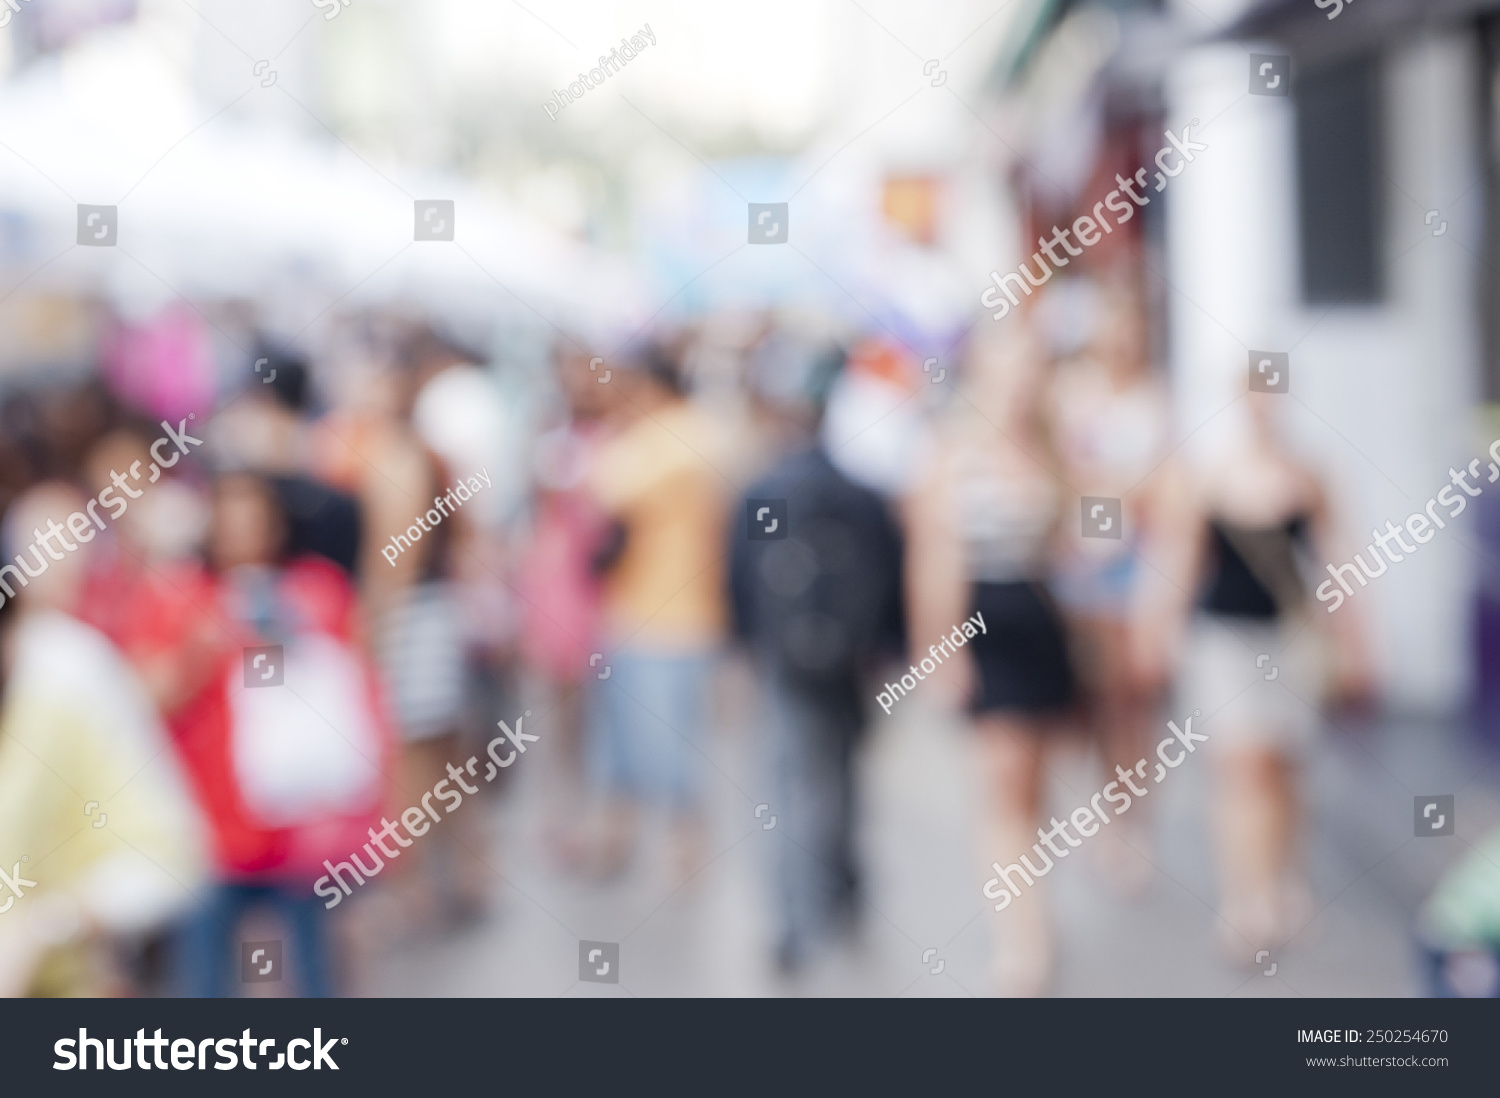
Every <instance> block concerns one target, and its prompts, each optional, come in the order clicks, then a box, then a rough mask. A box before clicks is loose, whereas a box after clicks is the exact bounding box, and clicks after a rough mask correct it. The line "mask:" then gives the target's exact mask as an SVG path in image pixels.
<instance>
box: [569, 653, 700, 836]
mask: <svg viewBox="0 0 1500 1098" xmlns="http://www.w3.org/2000/svg"><path fill="white" fill-rule="evenodd" d="M609 663H610V677H609V678H608V679H604V680H596V681H595V682H594V683H593V690H592V692H591V702H590V715H589V741H590V743H589V769H590V772H591V775H592V777H593V780H594V784H595V785H596V786H597V787H598V788H600V789H603V790H605V791H606V792H609V793H614V794H628V795H632V796H635V797H637V798H639V799H642V800H650V801H659V802H663V803H665V804H666V805H668V806H669V807H671V808H673V809H675V810H677V811H688V810H691V809H693V808H694V807H696V805H697V800H698V776H697V772H698V762H699V760H698V755H699V752H700V748H699V745H700V744H701V743H702V742H703V735H704V731H705V725H706V724H707V721H708V704H707V703H708V681H709V672H710V670H711V669H712V657H711V656H710V655H709V654H708V653H706V652H705V653H688V654H682V655H657V654H645V653H638V652H630V651H628V650H626V651H618V652H615V653H613V654H611V655H610V657H609Z"/></svg>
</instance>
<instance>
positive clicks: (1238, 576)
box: [1198, 515, 1307, 621]
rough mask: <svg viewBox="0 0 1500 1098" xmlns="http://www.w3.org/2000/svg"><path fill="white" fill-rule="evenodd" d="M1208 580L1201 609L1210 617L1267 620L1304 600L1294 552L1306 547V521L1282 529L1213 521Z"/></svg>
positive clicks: (1297, 520) (1296, 519) (1289, 522)
mask: <svg viewBox="0 0 1500 1098" xmlns="http://www.w3.org/2000/svg"><path fill="white" fill-rule="evenodd" d="M1208 528H1209V534H1210V537H1211V539H1212V544H1211V546H1210V549H1209V560H1210V568H1211V571H1210V572H1209V576H1208V580H1207V581H1206V582H1205V584H1204V586H1203V591H1202V594H1201V595H1200V596H1199V599H1198V606H1199V607H1200V608H1201V609H1203V610H1206V611H1208V612H1209V613H1211V614H1222V615H1224V616H1226V617H1234V618H1256V619H1260V620H1262V621H1269V620H1271V619H1274V618H1275V617H1277V616H1278V614H1280V613H1283V612H1285V611H1288V610H1291V609H1294V608H1295V607H1296V606H1298V605H1300V604H1301V602H1302V600H1303V599H1304V598H1306V590H1305V588H1304V585H1303V583H1302V578H1301V575H1300V573H1299V572H1298V570H1297V562H1296V558H1295V555H1294V552H1293V550H1294V548H1295V547H1296V546H1297V545H1299V544H1300V545H1304V546H1305V545H1306V543H1307V517H1306V516H1305V515H1296V516H1294V517H1292V518H1291V519H1289V520H1287V522H1285V523H1283V524H1282V525H1281V526H1239V525H1236V524H1234V523H1231V522H1225V521H1224V520H1222V519H1217V518H1215V519H1211V520H1210V521H1209V525H1208Z"/></svg>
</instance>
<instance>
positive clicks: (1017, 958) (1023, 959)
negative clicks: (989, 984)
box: [978, 716, 1052, 995]
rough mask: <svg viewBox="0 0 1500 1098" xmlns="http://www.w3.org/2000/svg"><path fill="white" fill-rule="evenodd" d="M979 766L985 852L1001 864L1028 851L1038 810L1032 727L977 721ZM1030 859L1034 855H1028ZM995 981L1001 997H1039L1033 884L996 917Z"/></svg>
mask: <svg viewBox="0 0 1500 1098" xmlns="http://www.w3.org/2000/svg"><path fill="white" fill-rule="evenodd" d="M978 730H979V736H978V742H979V763H980V767H981V773H982V776H983V781H984V785H985V791H986V794H987V798H986V799H987V805H986V807H987V809H988V819H987V821H986V828H985V840H986V847H985V850H986V852H987V855H988V859H987V862H986V871H985V875H986V876H989V875H990V870H989V868H988V862H992V861H998V862H1000V863H1001V864H1002V865H1006V864H1009V863H1010V862H1012V861H1014V860H1015V859H1016V858H1017V857H1018V856H1019V855H1020V853H1021V852H1022V851H1028V852H1029V851H1030V850H1031V845H1032V844H1033V843H1034V842H1035V841H1036V828H1037V818H1038V816H1039V815H1040V811H1041V774H1042V748H1041V742H1040V740H1039V739H1038V738H1037V736H1036V730H1037V726H1036V725H1035V723H1034V722H1031V721H1026V720H1020V719H1016V718H1006V717H995V716H989V717H982V718H980V720H979V722H978ZM1033 857H1034V856H1033ZM995 926H996V932H997V935H998V940H997V942H996V950H995V960H994V976H995V980H996V982H997V984H998V985H999V989H1000V991H1001V993H1002V994H1007V995H1039V994H1041V992H1042V990H1043V989H1044V988H1045V986H1046V982H1047V977H1048V975H1049V973H1050V972H1051V969H1052V942H1051V932H1050V929H1049V927H1048V920H1047V910H1046V905H1045V904H1044V903H1043V900H1042V897H1041V896H1040V895H1039V889H1038V887H1037V886H1036V885H1033V886H1032V887H1031V888H1029V889H1026V890H1025V891H1023V892H1022V894H1021V895H1020V896H1019V897H1017V898H1016V899H1015V900H1013V901H1012V902H1011V904H1010V906H1009V907H1008V908H1006V910H1005V911H1004V912H1003V913H1001V914H1000V915H997V916H996V923H995Z"/></svg>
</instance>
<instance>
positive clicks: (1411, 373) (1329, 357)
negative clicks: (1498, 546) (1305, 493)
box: [1167, 34, 1488, 710]
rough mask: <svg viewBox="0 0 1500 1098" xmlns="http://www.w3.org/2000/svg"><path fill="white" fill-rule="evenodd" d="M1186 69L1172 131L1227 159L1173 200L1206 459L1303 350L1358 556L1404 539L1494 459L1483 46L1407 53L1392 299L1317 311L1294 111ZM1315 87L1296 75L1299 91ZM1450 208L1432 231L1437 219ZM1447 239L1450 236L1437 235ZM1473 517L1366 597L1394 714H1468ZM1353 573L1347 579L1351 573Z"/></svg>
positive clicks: (1233, 64) (1320, 452)
mask: <svg viewBox="0 0 1500 1098" xmlns="http://www.w3.org/2000/svg"><path fill="white" fill-rule="evenodd" d="M1252 49H1254V50H1256V51H1257V52H1267V53H1272V52H1281V51H1280V50H1278V49H1277V48H1276V47H1273V46H1264V47H1253V46H1252V47H1241V46H1239V45H1221V46H1214V47H1210V48H1204V49H1200V50H1197V51H1194V52H1193V53H1191V54H1190V55H1188V56H1186V57H1185V58H1183V59H1182V61H1181V62H1180V64H1179V65H1178V66H1177V67H1176V69H1175V71H1174V72H1173V73H1172V74H1171V78H1170V80H1169V85H1168V87H1169V90H1168V103H1169V105H1170V106H1169V114H1168V118H1169V122H1171V123H1175V124H1176V125H1181V124H1182V122H1183V121H1184V120H1185V119H1187V118H1189V117H1198V118H1200V119H1202V120H1203V121H1204V123H1205V126H1204V128H1203V130H1202V133H1203V135H1204V139H1205V140H1206V141H1207V143H1208V144H1209V146H1210V148H1209V150H1208V152H1206V153H1200V154H1199V156H1198V161H1197V162H1195V163H1194V164H1193V165H1192V166H1191V167H1190V168H1189V169H1188V170H1187V171H1186V172H1184V173H1183V174H1182V175H1181V176H1179V177H1178V178H1177V179H1176V180H1174V181H1173V182H1172V185H1171V188H1170V193H1169V198H1170V201H1169V202H1168V210H1167V213H1168V216H1167V255H1168V270H1167V274H1168V278H1169V281H1170V282H1171V285H1172V292H1171V294H1170V302H1169V310H1170V334H1171V352H1170V353H1171V369H1172V372H1173V376H1174V380H1175V382H1176V390H1177V393H1178V399H1179V427H1180V430H1181V433H1182V434H1183V435H1184V436H1190V437H1189V439H1188V442H1187V444H1186V447H1185V448H1186V450H1187V452H1188V453H1190V454H1201V453H1202V452H1203V450H1204V448H1205V447H1211V446H1213V445H1214V444H1215V443H1216V442H1218V441H1220V440H1222V439H1223V438H1224V437H1225V435H1226V433H1227V432H1229V431H1232V430H1236V429H1239V426H1240V425H1241V424H1242V422H1243V421H1242V418H1241V417H1242V415H1243V409H1242V407H1241V406H1240V405H1238V404H1236V403H1235V398H1236V396H1237V395H1238V394H1239V393H1242V392H1244V390H1245V387H1246V376H1247V369H1248V351H1249V350H1251V349H1254V350H1267V351H1277V350H1289V351H1290V352H1291V369H1292V391H1291V395H1290V398H1289V399H1288V401H1287V404H1286V427H1287V429H1288V432H1289V433H1290V434H1291V435H1292V436H1293V437H1294V438H1295V439H1296V440H1297V441H1298V442H1299V443H1300V444H1302V445H1303V446H1304V447H1305V448H1306V450H1307V451H1309V452H1310V453H1311V454H1313V455H1315V456H1316V458H1317V459H1319V460H1320V462H1321V463H1322V465H1323V467H1324V468H1325V469H1327V470H1328V472H1329V477H1330V480H1331V483H1332V484H1333V487H1334V498H1335V501H1336V504H1337V506H1338V508H1339V510H1340V511H1341V513H1342V518H1343V520H1344V525H1345V527H1346V529H1347V531H1348V536H1349V537H1350V538H1356V537H1359V536H1361V535H1363V536H1364V537H1365V538H1366V541H1368V536H1369V535H1368V532H1369V531H1370V529H1371V527H1375V526H1380V527H1382V528H1383V527H1384V524H1385V522H1386V520H1387V519H1389V520H1391V521H1394V522H1397V523H1399V522H1401V520H1403V519H1404V518H1405V516H1406V515H1407V514H1409V513H1411V512H1412V511H1414V510H1417V509H1420V508H1421V507H1422V506H1423V505H1424V504H1425V502H1426V501H1427V500H1428V499H1429V498H1430V497H1431V496H1433V495H1434V494H1435V493H1436V492H1437V491H1439V490H1440V489H1441V488H1442V486H1443V485H1444V484H1445V483H1447V481H1448V472H1447V470H1448V467H1449V466H1450V465H1456V464H1459V463H1461V462H1467V461H1468V460H1469V459H1470V458H1471V457H1474V456H1477V455H1478V454H1480V453H1482V452H1483V448H1484V445H1485V444H1487V442H1488V439H1483V438H1481V437H1480V436H1479V434H1478V429H1477V418H1478V417H1477V415H1476V413H1475V410H1474V409H1475V407H1476V403H1477V399H1478V391H1479V388H1478V382H1477V378H1478V376H1479V370H1480V366H1479V362H1480V359H1479V355H1480V347H1479V326H1478V316H1479V314H1478V311H1477V310H1478V292H1477V286H1478V282H1477V279H1478V272H1479V255H1480V251H1481V239H1482V233H1481V220H1480V209H1481V199H1482V194H1483V190H1482V185H1481V183H1480V182H1479V180H1480V159H1479V155H1478V150H1479V149H1480V148H1481V147H1482V145H1481V134H1480V131H1479V125H1478V121H1477V118H1476V104H1475V102H1474V93H1473V89H1474V88H1475V87H1476V86H1477V81H1476V74H1475V68H1476V65H1477V57H1476V51H1475V49H1474V46H1473V43H1472V42H1471V41H1470V39H1469V37H1468V36H1467V35H1462V34H1453V35H1449V36H1444V37H1424V38H1420V39H1416V40H1413V41H1411V42H1408V43H1402V44H1401V45H1399V46H1398V47H1397V48H1395V49H1394V50H1393V51H1392V52H1391V53H1390V54H1389V55H1388V59H1387V62H1388V63H1387V65H1386V67H1385V70H1384V72H1385V85H1384V103H1383V104H1382V111H1383V119H1384V129H1383V135H1382V136H1383V140H1384V142H1385V144H1384V174H1385V176H1386V179H1385V182H1384V191H1383V195H1384V198H1383V201H1384V220H1385V237H1386V246H1387V256H1388V259H1387V298H1386V301H1385V303H1384V304H1382V305H1379V306H1374V307H1371V306H1342V307H1333V308H1328V307H1323V306H1319V307H1316V308H1311V307H1305V306H1303V305H1302V304H1301V302H1300V290H1299V278H1300V275H1299V257H1298V251H1297V249H1298V233H1297V206H1296V178H1295V174H1294V172H1295V130H1294V118H1293V108H1292V101H1291V100H1290V99H1284V98H1272V97H1264V96H1249V95H1247V94H1246V90H1247V87H1248V80H1249V61H1248V57H1247V55H1248V53H1249V52H1250V51H1251V50H1252ZM1295 80H1296V71H1295V69H1294V70H1293V82H1294V84H1293V86H1294V87H1295ZM1429 209H1437V210H1438V211H1439V213H1438V216H1437V217H1436V218H1435V219H1434V222H1433V224H1432V225H1431V226H1428V225H1426V224H1425V223H1424V218H1425V214H1426V211H1427V210H1429ZM1442 220H1446V221H1447V222H1448V229H1447V231H1446V232H1445V233H1444V234H1443V235H1442V236H1436V237H1434V236H1433V235H1432V233H1433V231H1434V230H1435V229H1437V228H1439V227H1440V225H1441V222H1442ZM1469 517H1470V516H1469V515H1465V516H1463V517H1462V518H1461V519H1460V521H1459V522H1458V523H1455V524H1454V525H1453V526H1451V527H1450V528H1449V529H1448V530H1446V531H1443V532H1440V533H1439V534H1438V536H1437V537H1436V538H1435V539H1434V540H1433V541H1431V542H1430V543H1428V544H1427V545H1426V546H1424V547H1422V548H1421V549H1420V551H1419V552H1418V553H1417V554H1416V555H1415V556H1413V557H1411V558H1409V559H1407V560H1405V561H1403V562H1401V563H1400V564H1399V565H1392V567H1391V568H1390V570H1389V571H1388V572H1387V573H1386V575H1384V576H1382V577H1380V578H1379V579H1377V580H1375V581H1374V582H1373V583H1372V584H1371V585H1370V586H1369V587H1368V588H1364V589H1362V590H1361V591H1359V592H1358V593H1357V594H1356V596H1355V599H1354V600H1352V602H1351V603H1350V606H1351V607H1352V606H1353V605H1355V604H1356V603H1357V604H1358V606H1359V609H1360V610H1361V612H1363V613H1364V614H1365V615H1366V620H1367V621H1368V622H1369V624H1370V629H1371V637H1372V642H1373V647H1374V649H1375V653H1376V658H1377V662H1378V673H1379V675H1380V680H1381V682H1382V684H1383V687H1384V690H1385V695H1386V700H1387V701H1388V702H1390V703H1391V704H1393V705H1395V706H1397V707H1400V708H1403V709H1411V710H1442V709H1447V708H1451V707H1452V706H1454V705H1456V704H1459V703H1460V702H1461V701H1462V699H1463V697H1464V692H1465V690H1466V688H1467V685H1468V680H1469V675H1470V662H1471V660H1470V653H1471V641H1470V634H1469V627H1468V620H1469V619H1468V615H1469V596H1470V591H1471V589H1472V583H1473V576H1474V572H1475V569H1474V562H1475V560H1476V559H1477V558H1476V555H1475V553H1474V551H1473V550H1472V549H1471V548H1470V547H1472V546H1473V545H1474V544H1475V543H1474V534H1473V527H1472V525H1471V524H1470V523H1469V521H1468V520H1469ZM1339 563H1342V561H1340V562H1339Z"/></svg>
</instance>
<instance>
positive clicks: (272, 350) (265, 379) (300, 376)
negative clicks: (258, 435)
mask: <svg viewBox="0 0 1500 1098" xmlns="http://www.w3.org/2000/svg"><path fill="white" fill-rule="evenodd" d="M255 364H256V365H257V366H259V369H257V370H256V371H255V377H254V381H252V383H251V384H253V385H256V386H262V387H264V388H265V389H266V390H267V391H268V392H269V394H270V395H271V397H272V398H274V399H275V401H276V403H278V404H280V405H281V406H282V407H283V408H285V409H287V410H288V411H292V412H305V411H307V410H308V408H309V406H310V404H311V396H312V392H311V386H310V385H309V384H308V382H309V379H310V376H311V375H310V371H309V370H308V367H307V359H306V358H305V357H303V356H302V355H301V354H300V353H298V352H297V351H293V350H291V349H290V348H287V347H278V346H274V345H272V344H270V343H266V342H262V343H261V344H259V346H258V347H257V350H256V355H255Z"/></svg>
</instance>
